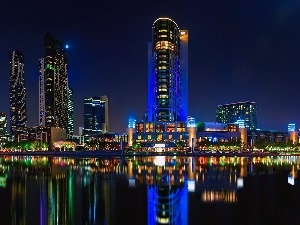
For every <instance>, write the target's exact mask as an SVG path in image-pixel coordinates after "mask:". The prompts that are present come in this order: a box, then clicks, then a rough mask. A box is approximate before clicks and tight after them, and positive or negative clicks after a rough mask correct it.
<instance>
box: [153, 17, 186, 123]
mask: <svg viewBox="0 0 300 225" xmlns="http://www.w3.org/2000/svg"><path fill="white" fill-rule="evenodd" d="M187 111H188V31H187V30H180V29H179V27H178V26H177V24H176V23H175V22H174V21H173V20H171V19H169V18H159V19H157V20H155V22H154V23H153V26H152V42H149V43H148V120H149V121H186V120H187V117H188V112H187Z"/></svg>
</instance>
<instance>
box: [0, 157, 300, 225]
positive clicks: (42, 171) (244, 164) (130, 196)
mask: <svg viewBox="0 0 300 225" xmlns="http://www.w3.org/2000/svg"><path fill="white" fill-rule="evenodd" d="M299 162H300V160H299V157H295V156H292V157H288V156H286V157H274V158H273V157H259V158H257V157H254V158H243V157H171V156H151V157H126V158H122V157H119V158H86V159H75V158H48V157H30V156H26V157H16V156H13V157H2V158H0V199H1V203H2V204H1V206H0V212H1V214H0V218H1V219H3V224H40V225H46V224H48V225H58V224H149V225H152V224H174V225H177V224H181V225H184V224H200V223H197V222H195V221H196V220H198V219H202V221H205V219H209V218H210V214H208V212H210V211H209V207H210V205H211V204H225V205H226V207H227V209H231V208H230V207H229V206H230V205H232V206H234V205H241V206H242V205H243V204H244V201H245V199H248V197H245V196H247V195H249V196H253V195H255V196H257V195H261V193H260V190H258V189H257V188H258V187H252V186H253V185H255V184H253V183H251V182H250V181H251V180H253V178H251V177H259V176H263V175H264V177H265V176H268V177H271V175H272V174H280V173H281V171H287V173H286V177H285V184H281V183H278V182H277V185H279V187H278V188H283V186H284V188H283V190H286V189H287V190H288V188H289V187H288V186H285V185H290V184H291V185H295V184H297V182H296V181H297V175H298V171H299ZM265 178H266V177H265ZM268 179H269V178H268ZM272 179H273V178H271V181H272ZM254 181H255V182H256V180H255V179H254ZM271 181H270V182H271ZM261 182H264V183H265V184H266V185H267V186H268V187H271V184H269V183H267V182H269V181H268V180H262V181H261ZM272 182H273V181H272ZM258 184H259V185H260V183H258ZM249 187H251V188H252V189H249ZM274 188H275V187H272V188H271V189H272V190H273V191H274ZM276 188H277V187H276ZM243 189H245V190H247V191H248V190H250V192H249V193H248V194H247V195H246V194H245V192H244V191H243ZM271 189H270V190H268V191H272V190H271ZM253 190H254V191H253ZM252 191H253V192H254V193H252ZM280 194H282V193H280ZM295 196H296V197H299V196H298V195H295ZM295 196H294V197H295ZM255 199H257V197H255V198H254V200H255ZM297 200H300V199H299V198H298V199H297ZM296 206H297V207H298V206H299V204H296ZM278 207H280V206H278ZM200 209H201V210H200ZM197 210H200V211H199V212H197ZM234 210H237V209H235V208H232V212H233V211H234ZM200 212H201V213H200ZM210 213H211V212H210ZM222 213H223V212H222ZM222 215H223V214H222ZM231 219H232V218H231ZM216 224H222V223H216Z"/></svg>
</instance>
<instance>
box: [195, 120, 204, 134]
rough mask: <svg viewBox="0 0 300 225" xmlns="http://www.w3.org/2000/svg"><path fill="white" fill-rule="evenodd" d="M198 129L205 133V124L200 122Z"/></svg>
mask: <svg viewBox="0 0 300 225" xmlns="http://www.w3.org/2000/svg"><path fill="white" fill-rule="evenodd" d="M196 128H197V131H198V132H201V131H204V128H205V124H204V123H203V122H198V123H197V125H196Z"/></svg>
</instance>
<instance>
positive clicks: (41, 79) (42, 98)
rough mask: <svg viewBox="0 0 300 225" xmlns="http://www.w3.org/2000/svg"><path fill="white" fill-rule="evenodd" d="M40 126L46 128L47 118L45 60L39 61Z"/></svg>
mask: <svg viewBox="0 0 300 225" xmlns="http://www.w3.org/2000/svg"><path fill="white" fill-rule="evenodd" d="M38 63H39V126H46V118H45V60H44V58H42V59H39V61H38Z"/></svg>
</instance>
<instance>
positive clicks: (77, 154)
mask: <svg viewBox="0 0 300 225" xmlns="http://www.w3.org/2000/svg"><path fill="white" fill-rule="evenodd" d="M0 155H2V156H3V155H10V156H49V157H108V156H113V157H118V156H218V157H220V156H230V157H233V156H242V157H265V156H281V155H283V154H280V153H269V152H228V153H224V152H223V153H222V152H215V153H212V152H125V151H121V150H120V151H102V150H101V151H97V150H96V151H62V152H55V151H24V152H0ZM285 155H286V154H285ZM291 155H300V154H291Z"/></svg>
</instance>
